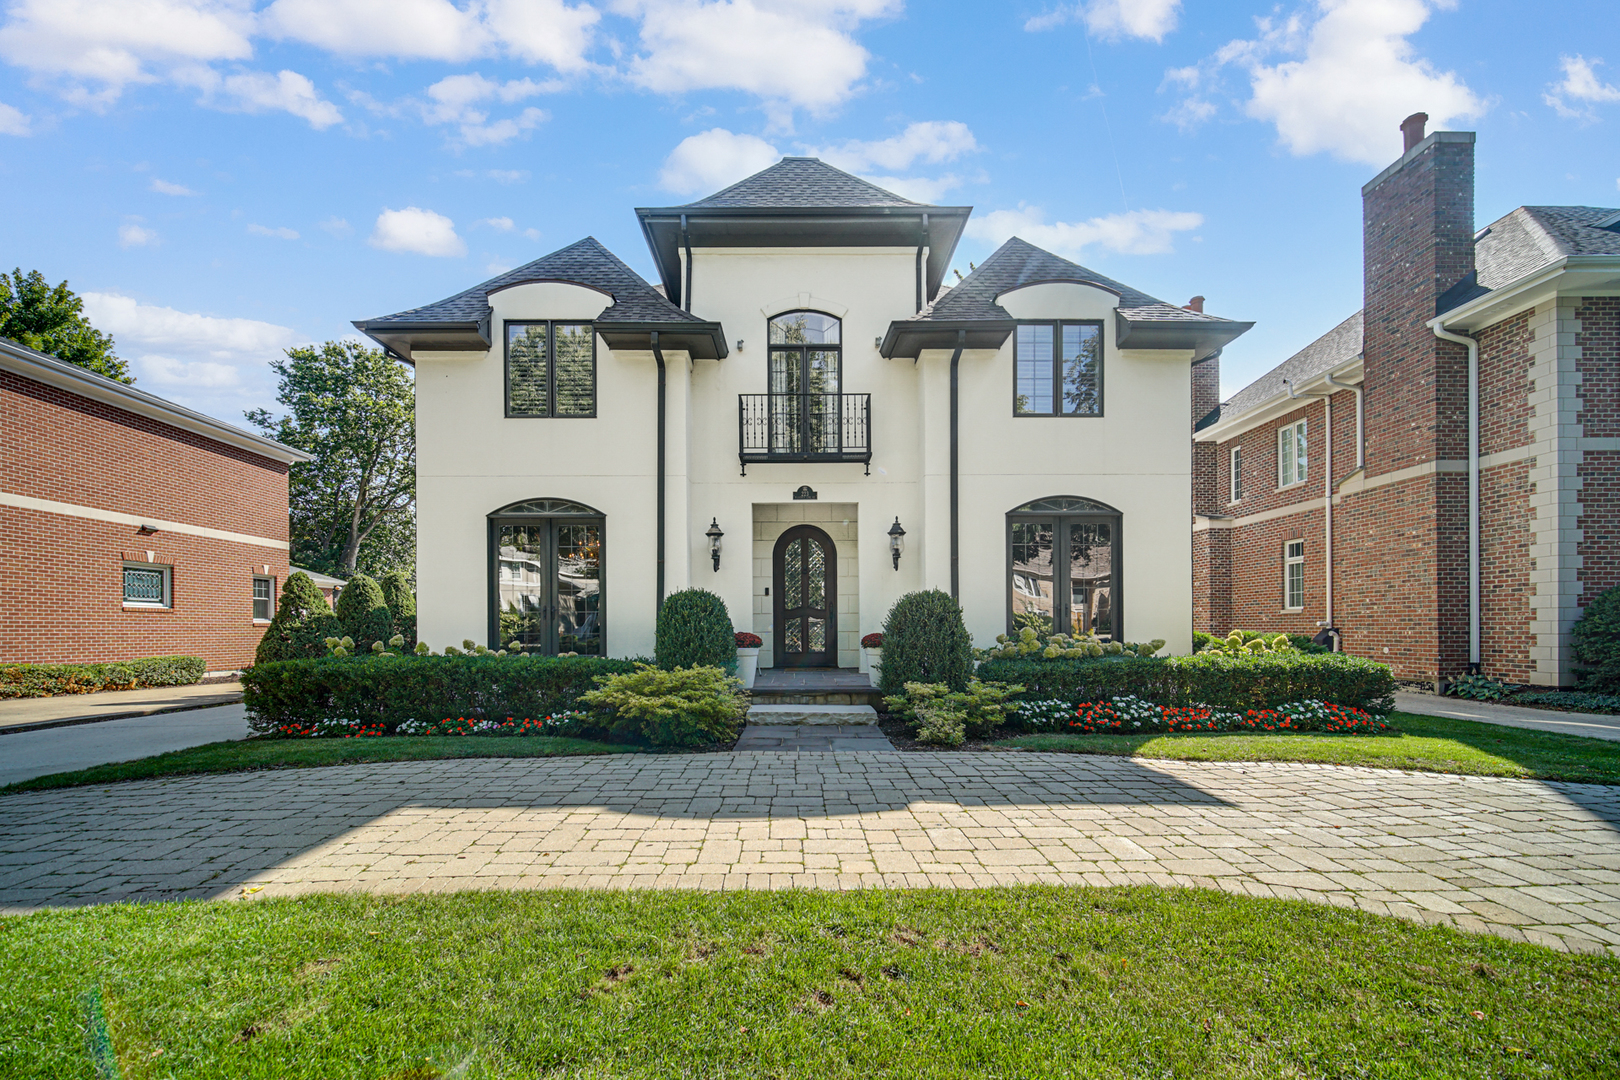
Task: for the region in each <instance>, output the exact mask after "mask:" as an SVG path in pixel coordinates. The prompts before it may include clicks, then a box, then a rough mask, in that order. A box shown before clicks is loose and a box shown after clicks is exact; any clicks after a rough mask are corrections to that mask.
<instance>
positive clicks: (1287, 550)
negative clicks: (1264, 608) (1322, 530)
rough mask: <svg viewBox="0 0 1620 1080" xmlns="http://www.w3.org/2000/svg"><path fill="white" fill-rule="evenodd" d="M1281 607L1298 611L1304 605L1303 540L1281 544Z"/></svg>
mask: <svg viewBox="0 0 1620 1080" xmlns="http://www.w3.org/2000/svg"><path fill="white" fill-rule="evenodd" d="M1283 607H1285V608H1287V609H1288V610H1290V611H1300V610H1302V609H1303V608H1304V607H1305V541H1303V540H1289V541H1287V542H1286V543H1284V544H1283Z"/></svg>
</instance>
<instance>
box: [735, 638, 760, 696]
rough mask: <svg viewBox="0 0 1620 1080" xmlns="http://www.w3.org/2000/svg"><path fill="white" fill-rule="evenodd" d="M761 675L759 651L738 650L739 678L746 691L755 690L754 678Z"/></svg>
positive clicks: (756, 649) (754, 649)
mask: <svg viewBox="0 0 1620 1080" xmlns="http://www.w3.org/2000/svg"><path fill="white" fill-rule="evenodd" d="M758 674H759V649H758V648H753V649H743V648H739V649H738V650H737V678H739V679H741V680H742V684H743V689H744V690H752V689H753V688H754V676H756V675H758Z"/></svg>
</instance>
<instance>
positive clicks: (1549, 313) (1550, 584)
mask: <svg viewBox="0 0 1620 1080" xmlns="http://www.w3.org/2000/svg"><path fill="white" fill-rule="evenodd" d="M1579 303H1580V300H1579V299H1578V298H1577V297H1573V296H1559V297H1554V298H1553V299H1550V300H1547V301H1545V302H1543V303H1540V304H1537V305H1536V309H1535V313H1534V314H1532V315H1531V316H1530V332H1531V334H1532V335H1533V336H1532V338H1531V342H1530V382H1531V385H1532V386H1533V389H1532V390H1531V392H1530V404H1531V405H1532V407H1534V409H1535V412H1534V414H1533V415H1532V416H1531V417H1530V439H1531V442H1532V444H1533V448H1534V451H1535V460H1534V463H1533V464H1532V465H1531V466H1530V486H1531V492H1530V513H1531V518H1530V564H1531V570H1530V584H1531V585H1532V586H1533V587H1534V589H1535V593H1534V595H1532V596H1531V597H1530V632H1531V633H1532V634H1533V635H1535V644H1533V645H1531V646H1530V660H1531V663H1532V664H1534V665H1535V666H1534V670H1532V671H1531V672H1530V681H1531V682H1532V683H1534V684H1536V685H1539V686H1572V685H1574V679H1575V665H1574V659H1575V658H1574V655H1573V651H1572V649H1571V644H1570V630H1571V628H1572V627H1573V626H1574V625H1575V619H1576V617H1577V616H1579V614H1580V610H1579V601H1580V595H1581V580H1580V577H1581V556H1580V555H1579V554H1578V553H1577V551H1576V548H1577V545H1579V543H1580V541H1581V531H1580V528H1579V526H1580V516H1581V477H1580V467H1581V463H1582V461H1583V460H1584V459H1585V457H1586V455H1585V453H1584V446H1583V444H1584V443H1585V442H1586V440H1585V439H1584V438H1583V437H1582V436H1583V432H1584V430H1585V426H1584V425H1583V424H1581V423H1580V422H1579V415H1580V408H1581V398H1580V380H1581V373H1580V370H1579V369H1580V359H1581V348H1580V346H1579V345H1577V344H1576V343H1575V340H1576V336H1577V335H1578V334H1579V333H1580V332H1581V324H1580V322H1579V320H1577V319H1576V318H1575V311H1576V308H1577V306H1578V305H1579Z"/></svg>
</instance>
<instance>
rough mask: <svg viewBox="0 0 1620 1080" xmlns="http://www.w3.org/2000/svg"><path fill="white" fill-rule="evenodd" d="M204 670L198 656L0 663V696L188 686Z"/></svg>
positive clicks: (31, 696)
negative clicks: (95, 661)
mask: <svg viewBox="0 0 1620 1080" xmlns="http://www.w3.org/2000/svg"><path fill="white" fill-rule="evenodd" d="M207 670H208V663H207V661H205V660H204V659H203V658H202V657H200V656H153V657H147V658H146V659H142V660H120V661H118V662H116V663H112V664H0V698H33V697H56V696H57V695H59V694H94V693H96V692H98V691H101V690H134V689H137V688H139V687H142V686H190V685H191V684H192V683H195V682H199V681H200V680H201V679H202V677H203V673H204V672H206V671H207Z"/></svg>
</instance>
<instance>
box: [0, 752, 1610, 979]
mask: <svg viewBox="0 0 1620 1080" xmlns="http://www.w3.org/2000/svg"><path fill="white" fill-rule="evenodd" d="M1617 828H1620V788H1613V787H1598V786H1592V785H1582V784H1543V783H1536V782H1532V781H1520V780H1501V779H1490V778H1479V777H1454V776H1439V775H1434V774H1427V773H1401V772H1394V771H1388V770H1377V769H1355V768H1342V767H1337V766H1326V765H1293V764H1258V765H1256V764H1210V763H1202V762H1169V761H1155V762H1148V761H1133V760H1130V759H1122V758H1101V757H1082V756H1072V755H1061V754H1011V753H938V754H915V753H897V752H892V751H890V752H861V753H848V754H829V753H817V754H810V753H802V754H801V753H781V752H774V751H758V752H737V753H730V754H697V755H682V756H656V757H655V756H622V757H610V758H608V757H592V758H554V759H527V760H490V759H484V760H463V761H429V762H400V763H388V764H375V765H351V766H340V767H335V768H323V769H297V770H294V769H287V770H279V771H273V772H259V773H241V774H236V775H226V776H205V777H195V778H184V779H176V780H169V781H143V782H139V783H129V784H119V785H114V786H110V787H90V788H73V789H68V790H63V791H56V792H39V793H28V794H21V795H13V796H8V797H5V798H0V908H3V909H6V910H12V911H15V910H19V909H25V908H30V907H39V906H47V905H60V904H75V903H91V902H100V901H110V900H115V899H125V898H137V899H167V898H175V897H218V898H228V897H264V896H273V895H287V894H294V893H301V892H310V891H317V890H334V889H336V890H371V891H376V892H412V891H418V890H423V891H427V890H431V891H448V890H454V889H467V888H548V887H588V888H637V887H677V888H709V889H730V888H784V887H806V888H853V887H863V886H885V887H898V886H928V885H935V886H957V887H961V886H984V885H998V884H1007V883H1012V882H1037V881H1038V882H1053V883H1071V884H1080V883H1084V884H1096V885H1106V884H1128V883H1142V882H1155V883H1160V884H1180V885H1201V886H1211V887H1215V888H1221V889H1227V890H1231V891H1234V892H1246V893H1252V894H1257V895H1262V896H1283V897H1296V898H1304V899H1310V900H1316V901H1320V902H1326V903H1335V904H1344V905H1355V906H1357V907H1362V908H1366V909H1368V910H1371V911H1376V912H1381V913H1392V914H1397V915H1404V916H1407V917H1410V918H1414V919H1420V920H1425V921H1431V922H1449V923H1454V924H1456V925H1458V926H1462V927H1465V928H1468V929H1473V930H1488V931H1491V932H1494V933H1498V934H1502V935H1503V936H1506V937H1511V938H1524V939H1528V940H1532V941H1538V942H1542V943H1544V944H1547V945H1551V946H1553V947H1555V948H1560V949H1586V950H1601V949H1607V950H1608V951H1610V952H1613V953H1616V954H1617V955H1620V832H1617Z"/></svg>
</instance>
